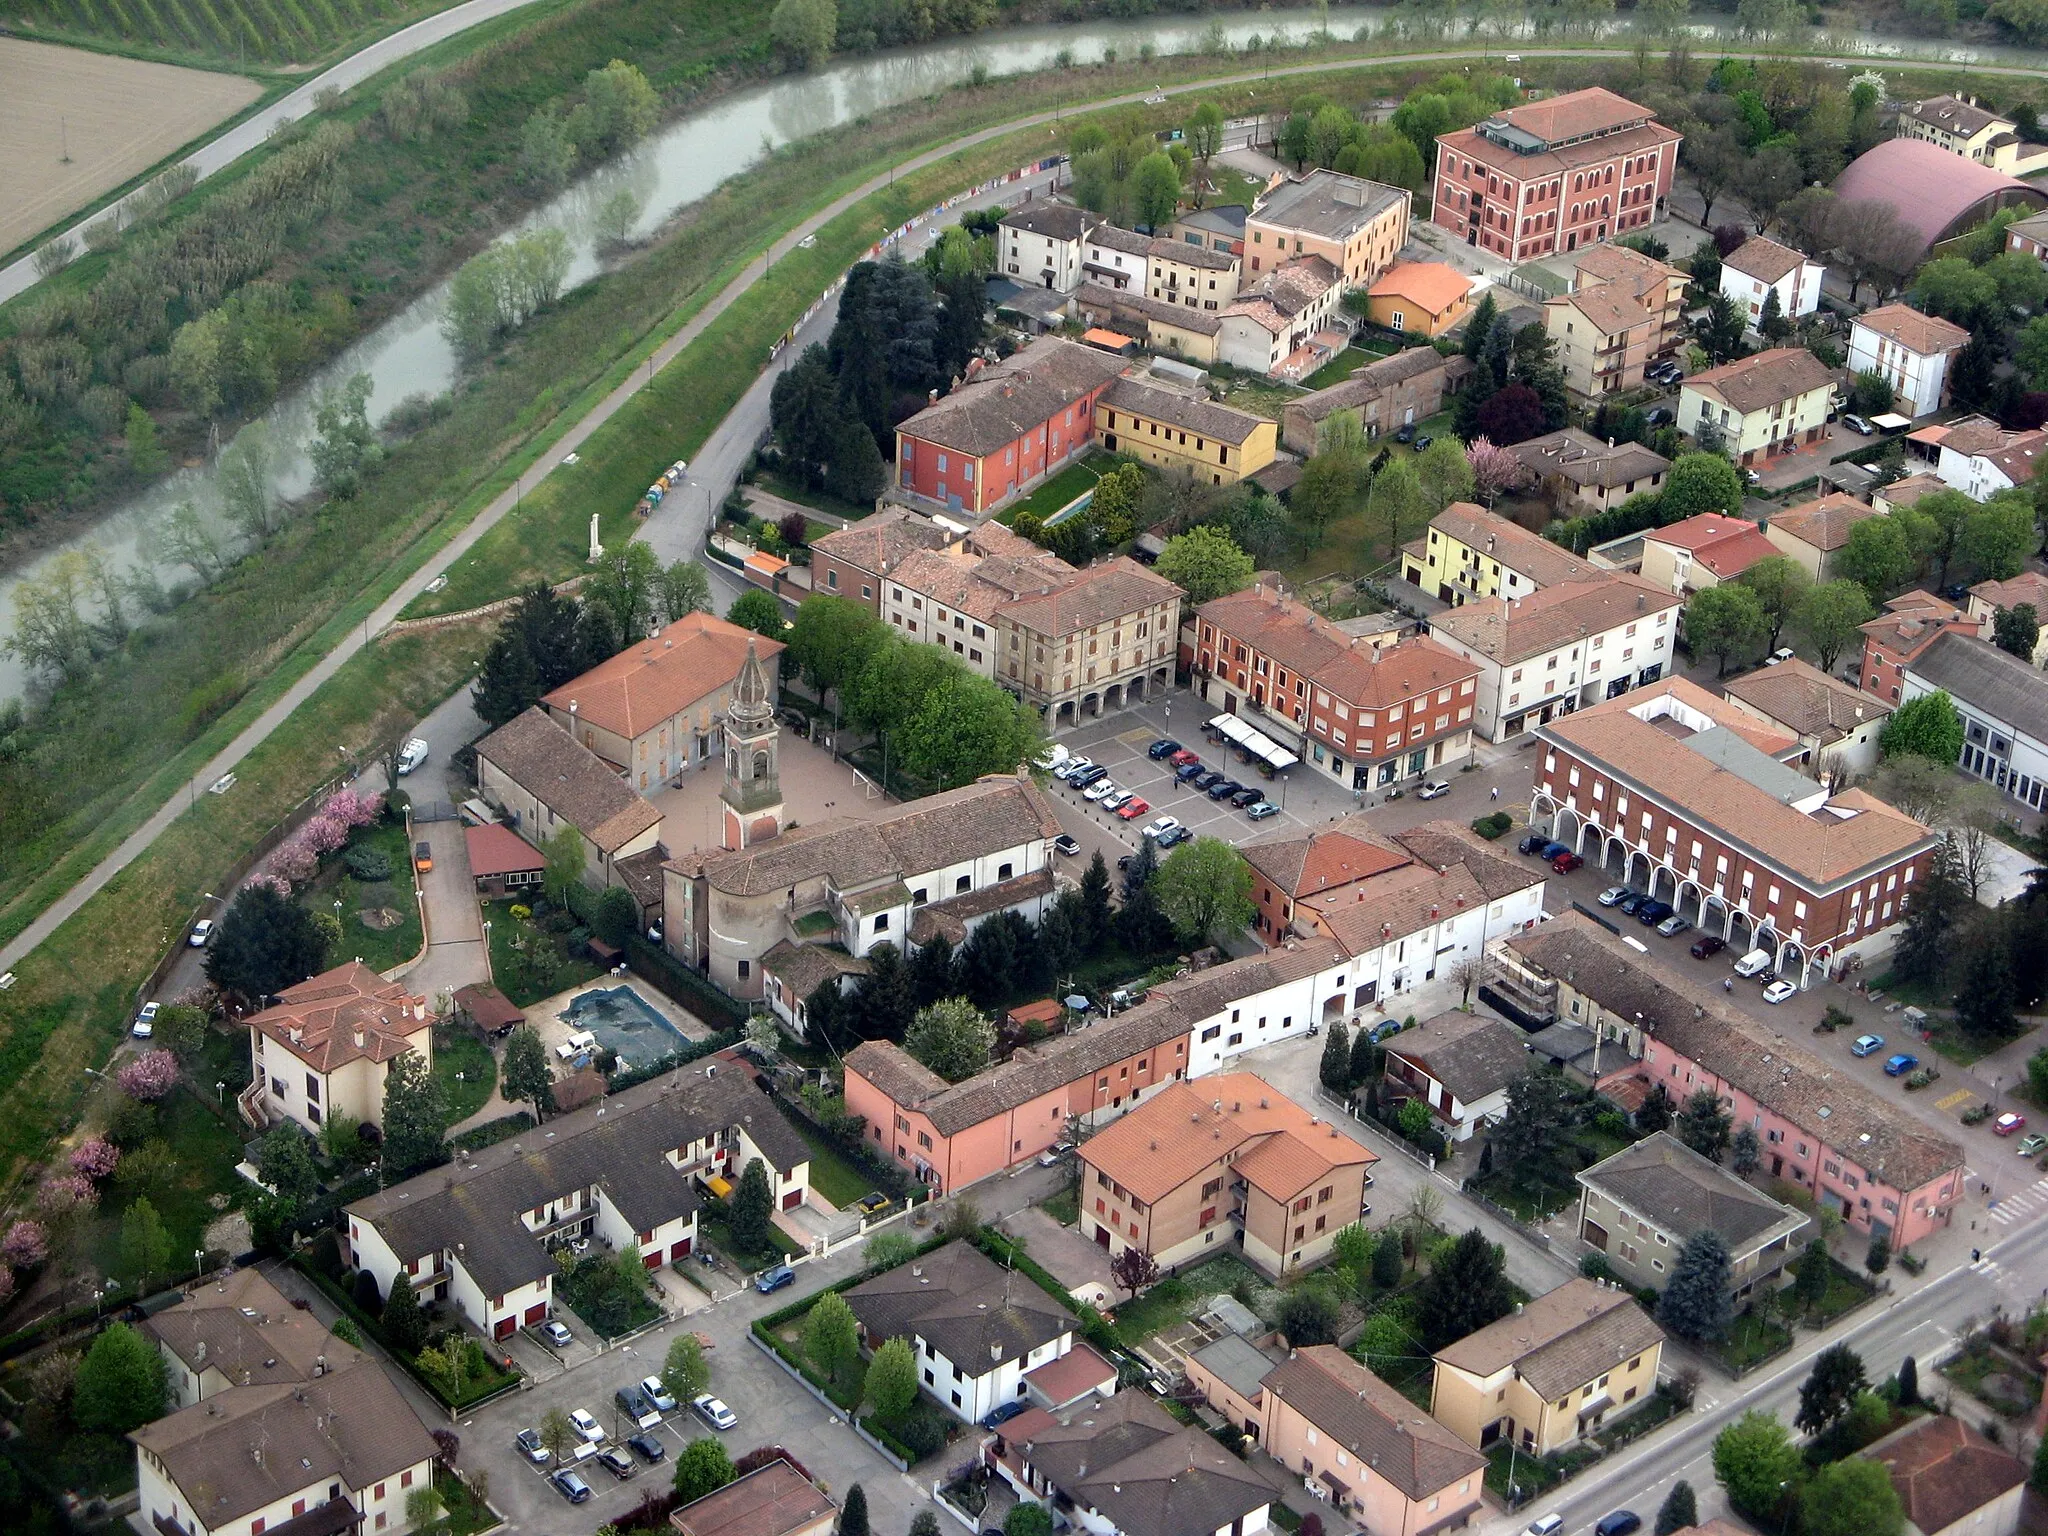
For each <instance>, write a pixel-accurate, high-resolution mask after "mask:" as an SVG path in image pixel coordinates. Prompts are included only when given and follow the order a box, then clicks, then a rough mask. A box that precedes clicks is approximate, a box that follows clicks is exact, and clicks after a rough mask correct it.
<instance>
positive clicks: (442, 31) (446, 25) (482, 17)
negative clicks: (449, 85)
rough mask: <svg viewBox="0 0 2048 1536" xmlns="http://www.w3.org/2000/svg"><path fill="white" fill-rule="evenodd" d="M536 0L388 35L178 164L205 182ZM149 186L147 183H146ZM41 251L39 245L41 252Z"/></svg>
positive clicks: (24, 262)
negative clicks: (388, 73)
mask: <svg viewBox="0 0 2048 1536" xmlns="http://www.w3.org/2000/svg"><path fill="white" fill-rule="evenodd" d="M532 3H533V0H464V3H463V4H461V5H457V6H452V7H450V8H449V9H448V10H445V11H439V12H437V13H435V14H434V15H432V16H428V17H426V18H425V19H423V20H420V21H416V22H414V23H413V24H412V25H411V26H409V27H405V28H402V29H401V30H399V31H397V32H393V33H392V34H391V35H390V36H389V37H382V38H379V39H378V40H377V41H376V42H374V43H372V44H370V45H369V47H367V48H364V49H363V50H362V51H361V52H359V53H352V54H350V55H349V56H348V57H347V58H345V59H343V60H342V61H341V62H340V63H339V64H336V65H334V66H332V67H331V68H329V69H327V70H324V71H322V72H321V73H320V74H318V75H315V76H314V77H313V78H312V79H310V80H308V81H307V82H306V83H305V84H304V85H301V86H300V87H299V88H298V89H297V90H295V91H293V92H292V93H291V94H290V95H289V96H286V97H285V98H284V99H283V100H282V101H277V102H273V103H272V104H271V105H270V106H269V107H267V108H265V109H264V110H263V111H262V112H261V113H260V114H258V115H257V116H254V117H250V118H247V119H245V120H243V121H242V122H240V123H237V124H236V125H235V126H234V127H232V128H230V129H229V130H228V131H227V132H226V133H224V134H222V135H221V136H220V137H219V138H217V139H214V140H212V141H210V142H209V143H206V144H203V145H201V146H200V147H199V148H198V149H195V150H194V151H193V152H192V153H191V154H189V155H187V156H186V157H185V158H184V159H183V160H180V161H179V162H178V164H180V165H189V166H191V167H192V169H193V170H195V171H197V172H198V173H199V175H200V178H201V179H202V180H203V179H205V178H206V177H208V176H211V175H212V174H213V173H214V172H215V171H218V170H224V169H225V168H226V167H228V166H230V165H233V164H234V163H235V162H236V161H237V160H239V159H241V158H242V156H244V155H246V154H247V153H249V151H250V150H252V149H256V148H259V147H260V146H261V145H262V144H263V142H264V141H265V140H266V139H268V138H269V137H270V134H271V130H272V129H274V128H275V127H277V125H278V124H279V123H295V122H297V121H298V120H299V119H300V118H302V117H305V116H306V115H307V114H309V113H310V112H312V111H313V109H314V107H313V104H314V100H315V98H317V97H318V96H319V95H320V93H321V92H322V91H325V90H328V89H333V90H337V91H345V90H347V89H348V88H349V87H350V86H352V85H356V84H359V83H360V82H362V81H364V80H367V79H369V78H370V76H372V75H374V74H376V73H377V72H378V71H379V70H381V69H384V68H385V67H387V66H388V65H391V64H395V63H397V62H398V61H399V60H400V59H404V58H409V57H411V56H412V55H413V54H415V53H418V52H419V51H420V50H421V49H423V48H431V47H432V46H433V45H434V44H435V43H438V42H441V41H443V40H445V39H447V38H451V37H454V36H456V35H457V34H458V33H462V32H467V31H468V30H469V29H470V28H471V27H473V26H476V25H477V24H478V23H479V22H485V21H489V20H491V19H492V18H493V17H495V16H502V15H504V14H505V13H506V12H507V11H516V10H519V9H520V8H521V7H523V6H527V5H531V4H532ZM145 185H146V183H145ZM142 191H143V188H142V187H137V188H136V189H135V190H134V191H133V192H130V193H128V194H126V195H125V196H123V197H121V198H119V199H117V200H116V201H114V202H112V203H109V204H108V205H107V207H108V208H125V207H127V206H128V205H129V204H130V203H131V202H133V201H134V200H135V199H136V198H137V197H139V196H140V195H141V194H142ZM106 211H107V209H106V208H102V209H99V210H97V211H96V212H94V213H91V214H88V215H87V216H86V217H85V218H82V219H80V220H78V222H77V223H75V224H73V225H71V226H70V227H69V228H67V229H66V230H64V231H63V232H62V233H61V234H58V235H53V236H51V237H50V239H49V240H47V241H45V242H44V244H45V245H46V246H47V245H54V244H56V242H57V241H58V240H61V239H63V238H65V236H67V235H70V234H73V233H75V232H76V231H78V230H80V229H82V228H83V227H84V226H85V225H86V224H88V223H90V222H91V221H92V220H94V219H97V218H98V217H99V216H100V215H101V214H103V213H105V212H106ZM40 249H42V247H38V250H40ZM36 255H37V252H36V251H30V252H29V253H28V254H27V255H26V256H23V257H22V258H21V259H20V260H19V261H15V262H11V263H9V264H8V265H7V266H5V267H0V303H5V302H6V301H7V300H9V299H11V298H14V297H15V296H16V295H18V294H22V293H26V292H27V291H28V290H29V289H30V288H33V287H34V286H35V285H36V283H37V282H38V281H39V278H38V277H37V274H36V266H35V262H36Z"/></svg>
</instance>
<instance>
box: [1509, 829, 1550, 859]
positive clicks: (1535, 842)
mask: <svg viewBox="0 0 2048 1536" xmlns="http://www.w3.org/2000/svg"><path fill="white" fill-rule="evenodd" d="M1549 846H1550V839H1549V838H1548V837H1546V836H1545V835H1544V834H1543V833H1541V832H1531V833H1530V834H1529V835H1528V836H1527V837H1525V838H1523V839H1522V840H1521V841H1520V842H1519V843H1517V844H1515V852H1517V853H1524V854H1527V853H1541V852H1542V851H1543V850H1544V849H1546V848H1548V847H1549Z"/></svg>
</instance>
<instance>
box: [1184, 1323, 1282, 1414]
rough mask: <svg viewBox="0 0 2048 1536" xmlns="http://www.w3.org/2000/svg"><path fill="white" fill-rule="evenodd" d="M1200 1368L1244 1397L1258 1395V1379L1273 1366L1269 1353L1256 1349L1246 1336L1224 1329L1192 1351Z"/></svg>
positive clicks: (1247, 1398) (1260, 1379) (1259, 1380)
mask: <svg viewBox="0 0 2048 1536" xmlns="http://www.w3.org/2000/svg"><path fill="white" fill-rule="evenodd" d="M1195 1358H1196V1359H1197V1360H1199V1361H1201V1362H1202V1369H1203V1370H1205V1371H1207V1372H1208V1373H1209V1374H1210V1375H1211V1376H1214V1377H1215V1378H1216V1379H1217V1380H1218V1381H1220V1382H1222V1383H1223V1384H1224V1385H1225V1386H1226V1387H1228V1388H1230V1390H1231V1391H1233V1392H1235V1393H1236V1394H1237V1395H1238V1396H1239V1397H1242V1398H1244V1399H1246V1400H1247V1401H1249V1400H1251V1399H1252V1398H1255V1397H1257V1396H1258V1395H1259V1383H1260V1382H1262V1381H1264V1380H1265V1378H1266V1372H1268V1371H1270V1370H1272V1369H1273V1363H1274V1362H1273V1357H1272V1356H1271V1355H1269V1354H1267V1353H1265V1351H1263V1350H1260V1349H1256V1348H1254V1347H1253V1346H1252V1344H1251V1342H1250V1341H1249V1340H1248V1339H1243V1338H1240V1337H1238V1335H1236V1334H1234V1333H1226V1334H1224V1335H1223V1337H1222V1338H1220V1339H1217V1340H1216V1341H1215V1342H1214V1343H1212V1344H1204V1345H1203V1346H1202V1347H1201V1348H1200V1349H1198V1350H1196V1351H1195Z"/></svg>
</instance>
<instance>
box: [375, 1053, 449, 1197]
mask: <svg viewBox="0 0 2048 1536" xmlns="http://www.w3.org/2000/svg"><path fill="white" fill-rule="evenodd" d="M447 1133H448V1100H447V1096H446V1095H445V1094H444V1093H443V1092H442V1090H441V1083H440V1080H439V1079H438V1078H436V1077H435V1076H434V1073H433V1069H432V1068H431V1067H429V1066H428V1065H427V1059H426V1057H424V1056H422V1055H421V1054H420V1053H419V1052H418V1051H404V1052H401V1053H400V1054H399V1056H398V1058H397V1059H396V1060H394V1061H393V1062H392V1063H391V1064H390V1065H389V1066H388V1067H386V1068H385V1071H384V1169H385V1172H386V1173H387V1174H390V1175H403V1174H408V1173H412V1172H414V1171H416V1170H418V1169H421V1168H425V1167H427V1166H429V1165H430V1164H433V1163H436V1162H439V1161H440V1159H441V1156H442V1151H441V1148H442V1141H443V1138H445V1137H446V1135H447Z"/></svg>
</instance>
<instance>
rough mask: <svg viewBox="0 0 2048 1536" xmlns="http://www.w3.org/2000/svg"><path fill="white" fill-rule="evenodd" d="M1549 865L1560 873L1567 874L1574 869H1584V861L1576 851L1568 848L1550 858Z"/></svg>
mask: <svg viewBox="0 0 2048 1536" xmlns="http://www.w3.org/2000/svg"><path fill="white" fill-rule="evenodd" d="M1550 867H1551V868H1552V869H1554V870H1556V871H1557V872H1558V873H1559V874H1560V875H1568V874H1570V873H1571V872H1572V871H1573V870H1575V869H1584V868H1585V867H1586V861H1585V860H1584V859H1582V858H1580V857H1579V856H1578V855H1577V854H1576V853H1572V852H1570V851H1569V850H1567V851H1566V852H1564V853H1560V854H1559V855H1558V856H1557V857H1556V858H1554V859H1552V860H1551V861H1550Z"/></svg>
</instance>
